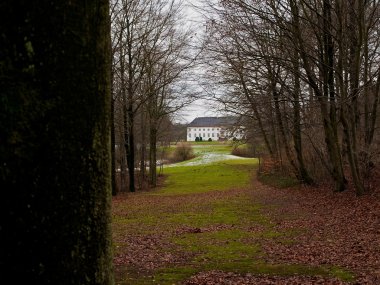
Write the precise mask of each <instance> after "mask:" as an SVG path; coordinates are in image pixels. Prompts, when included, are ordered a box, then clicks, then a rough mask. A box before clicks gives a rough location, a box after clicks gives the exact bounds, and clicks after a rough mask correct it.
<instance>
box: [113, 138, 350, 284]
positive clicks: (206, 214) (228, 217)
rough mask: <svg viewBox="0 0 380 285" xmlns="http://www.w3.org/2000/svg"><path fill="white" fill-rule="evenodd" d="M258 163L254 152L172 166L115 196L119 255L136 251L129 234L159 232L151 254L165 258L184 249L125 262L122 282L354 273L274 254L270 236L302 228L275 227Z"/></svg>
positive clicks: (290, 238)
mask: <svg viewBox="0 0 380 285" xmlns="http://www.w3.org/2000/svg"><path fill="white" fill-rule="evenodd" d="M207 147H208V146H207ZM222 147H225V146H223V145H222ZM220 151H225V150H220ZM256 167H257V161H256V160H255V159H249V160H230V161H224V162H219V163H214V164H208V165H198V166H183V167H175V168H174V167H173V168H169V169H166V170H165V174H166V175H167V176H168V178H167V181H166V183H165V185H164V186H163V187H162V189H159V190H157V191H153V192H148V193H137V194H133V195H128V196H126V197H125V200H124V201H123V202H120V201H118V202H117V203H114V209H113V230H114V243H115V247H114V248H115V256H118V255H121V254H122V253H123V252H130V251H132V250H135V249H133V246H134V245H133V243H131V242H129V243H128V242H124V240H125V236H128V235H130V236H137V237H142V238H143V237H146V236H155V237H159V241H160V242H162V244H158V245H157V246H155V247H154V250H153V251H152V252H153V253H151V254H157V257H159V256H160V255H165V254H174V255H175V254H183V255H184V258H182V259H180V261H178V260H177V261H176V262H172V261H170V260H168V261H164V262H161V264H158V266H156V267H154V268H153V269H146V270H143V269H141V268H138V267H139V266H138V264H139V262H141V264H142V265H143V263H144V258H142V259H141V260H139V257H138V256H136V257H134V258H135V259H136V260H134V261H136V262H135V263H133V264H135V265H133V264H130V263H128V264H125V265H123V264H121V265H120V264H119V265H118V266H117V268H116V269H117V270H116V273H117V274H116V281H117V284H137V285H138V284H179V283H180V282H182V281H184V280H186V279H187V278H189V277H190V276H192V275H194V274H196V273H198V272H200V271H208V270H223V271H228V272H237V273H251V274H268V275H277V276H278V275H280V276H292V275H310V276H315V275H320V276H334V277H338V278H340V279H342V280H352V278H353V276H352V274H351V273H349V272H347V271H345V270H343V269H342V268H340V267H336V266H323V267H321V266H310V265H307V264H281V263H279V264H274V263H273V262H271V263H268V262H267V261H266V258H265V257H266V252H265V251H264V250H263V247H262V243H263V242H265V241H266V240H271V241H276V242H283V243H291V242H294V241H296V239H297V231H296V230H294V231H279V230H275V227H274V226H273V224H272V221H271V220H270V218H269V217H268V216H266V215H265V214H264V213H263V211H262V209H263V207H266V206H265V205H261V204H259V203H257V201H255V200H254V198H253V195H252V193H253V191H255V189H254V188H253V187H250V181H251V180H252V178H253V177H252V175H253V173H255V170H256ZM138 250H139V249H138ZM141 250H143V248H141ZM150 250H152V248H150Z"/></svg>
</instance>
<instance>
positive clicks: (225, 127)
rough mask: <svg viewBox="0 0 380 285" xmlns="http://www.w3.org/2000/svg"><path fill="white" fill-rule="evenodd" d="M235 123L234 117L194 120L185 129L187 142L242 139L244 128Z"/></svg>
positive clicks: (236, 121)
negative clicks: (200, 139)
mask: <svg viewBox="0 0 380 285" xmlns="http://www.w3.org/2000/svg"><path fill="white" fill-rule="evenodd" d="M237 123H238V120H237V118H235V117H199V118H195V119H194V120H193V121H192V122H191V123H190V124H189V125H188V127H187V141H195V140H196V138H198V139H199V138H202V141H208V140H209V139H211V140H213V141H215V140H232V139H233V138H235V139H242V138H243V137H244V128H243V127H241V126H238V125H237Z"/></svg>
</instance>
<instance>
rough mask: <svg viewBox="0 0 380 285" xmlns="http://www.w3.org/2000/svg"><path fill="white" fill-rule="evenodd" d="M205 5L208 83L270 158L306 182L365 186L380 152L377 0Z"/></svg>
mask: <svg viewBox="0 0 380 285" xmlns="http://www.w3.org/2000/svg"><path fill="white" fill-rule="evenodd" d="M207 2H208V3H207V9H206V13H205V14H206V15H207V17H208V24H207V35H206V39H207V43H206V44H207V45H206V46H207V48H206V52H205V55H204V64H205V67H206V68H208V78H207V80H208V81H209V82H212V84H213V85H215V84H217V85H219V86H223V88H224V90H225V92H224V95H223V96H220V97H218V100H220V101H221V102H222V103H223V104H224V106H225V109H226V110H227V111H229V112H232V113H236V114H238V115H241V116H242V117H244V118H246V121H248V122H249V123H248V129H250V130H251V131H253V132H252V133H254V134H255V136H258V137H260V139H261V142H262V144H263V145H264V147H265V149H266V153H267V155H268V159H271V160H273V161H277V162H278V163H281V164H283V165H284V164H286V165H285V167H286V168H288V169H289V170H290V172H291V173H293V174H294V175H295V176H296V177H297V178H298V179H299V180H300V181H302V182H304V183H307V184H314V183H316V182H317V183H318V181H321V180H326V179H327V180H328V178H330V179H331V181H333V182H334V184H335V190H336V191H343V190H345V189H346V188H347V185H348V181H352V183H353V185H354V188H355V190H356V192H357V194H359V195H360V194H363V193H364V192H365V191H367V190H369V188H370V187H369V185H368V184H367V181H368V178H370V176H371V175H372V173H373V169H374V166H375V165H377V164H378V163H379V158H380V157H379V142H380V141H379V135H378V131H377V129H378V121H379V119H378V105H379V95H380V54H379V52H380V49H379V44H380V37H379V32H380V25H379V19H380V5H379V1H365V0H321V1H310V0H286V1H275V0H265V1H264V0H262V1H260V0H258V1H251V0H229V1H218V3H216V2H211V1H207ZM255 139H256V141H257V137H256V138H255Z"/></svg>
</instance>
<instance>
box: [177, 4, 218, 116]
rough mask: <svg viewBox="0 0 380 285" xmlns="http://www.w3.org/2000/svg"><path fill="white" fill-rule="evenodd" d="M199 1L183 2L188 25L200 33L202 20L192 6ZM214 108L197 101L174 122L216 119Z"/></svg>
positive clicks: (181, 112) (206, 102)
mask: <svg viewBox="0 0 380 285" xmlns="http://www.w3.org/2000/svg"><path fill="white" fill-rule="evenodd" d="M199 5H200V1H199V0H185V7H184V13H185V15H186V19H187V21H188V23H189V25H192V26H195V27H196V31H197V32H200V31H202V29H203V20H202V17H201V15H200V14H199V13H198V12H197V10H196V9H195V8H194V6H199ZM216 116H218V114H217V113H216V110H215V107H213V106H212V102H210V101H207V100H204V99H202V100H197V101H195V102H194V103H193V104H191V105H189V106H188V107H186V108H184V109H183V110H181V111H180V112H179V114H178V115H177V116H176V118H175V120H176V121H177V122H181V123H190V122H191V121H192V120H194V119H195V118H196V117H216Z"/></svg>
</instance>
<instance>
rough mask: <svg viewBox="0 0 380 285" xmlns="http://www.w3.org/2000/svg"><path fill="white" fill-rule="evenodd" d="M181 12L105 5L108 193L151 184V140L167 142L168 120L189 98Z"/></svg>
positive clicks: (122, 2)
mask: <svg viewBox="0 0 380 285" xmlns="http://www.w3.org/2000/svg"><path fill="white" fill-rule="evenodd" d="M182 9H183V2H182V1H175V0H129V1H126V0H113V1H111V25H112V30H111V33H112V59H113V64H112V83H113V84H112V97H113V101H112V105H113V110H114V112H113V114H114V120H113V122H114V126H113V130H114V132H113V138H114V141H115V144H114V145H116V146H117V147H116V148H115V149H114V150H113V157H114V169H120V171H119V173H118V176H117V177H116V176H115V175H114V176H115V177H114V183H113V185H114V186H113V189H114V194H116V193H117V192H119V191H126V189H127V188H128V191H130V192H134V191H135V190H136V187H138V188H142V187H144V184H145V182H146V181H148V184H149V186H150V187H155V186H156V183H157V171H156V169H157V167H156V166H157V165H156V163H157V159H158V157H157V142H158V141H160V142H167V143H169V142H170V139H172V138H171V137H170V133H171V130H172V129H173V123H172V120H171V116H172V115H173V114H174V113H175V112H176V111H178V110H180V109H181V108H182V107H183V106H185V105H187V104H188V103H189V102H191V101H192V100H193V97H194V91H192V90H191V89H190V88H188V80H189V77H190V73H189V71H190V70H191V68H192V67H193V66H194V62H195V60H196V57H197V55H196V53H195V52H194V50H193V51H192V50H190V49H189V44H190V39H191V36H192V34H191V30H190V29H189V28H187V27H186V25H185V24H184V21H183V14H182ZM148 166H149V167H148ZM147 169H148V173H147ZM136 170H138V173H136ZM136 178H137V182H138V183H136V181H135V180H136Z"/></svg>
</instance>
